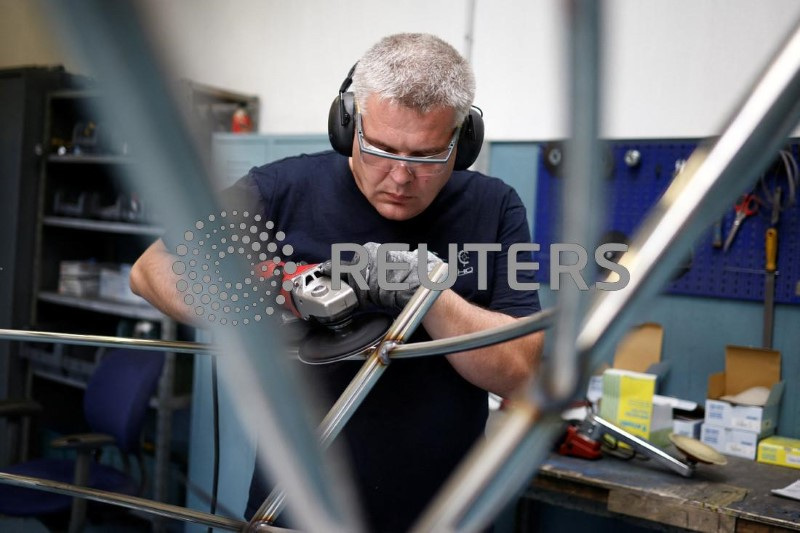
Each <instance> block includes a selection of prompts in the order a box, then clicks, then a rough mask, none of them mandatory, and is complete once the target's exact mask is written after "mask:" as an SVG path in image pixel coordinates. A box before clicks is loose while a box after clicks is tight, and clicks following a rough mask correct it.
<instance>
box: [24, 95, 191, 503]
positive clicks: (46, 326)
mask: <svg viewBox="0 0 800 533" xmlns="http://www.w3.org/2000/svg"><path fill="white" fill-rule="evenodd" d="M102 97H103V95H102V94H100V93H98V92H96V91H93V90H59V91H52V92H50V93H48V94H47V97H46V104H45V125H44V137H43V144H42V145H40V146H39V147H38V149H37V153H38V154H39V155H40V156H42V161H43V164H42V165H41V174H40V179H39V200H38V209H37V223H36V232H35V235H36V238H35V240H36V243H35V246H34V248H35V250H34V260H33V269H32V270H33V280H34V281H33V288H32V302H31V313H30V324H31V329H41V330H47V331H62V332H67V333H95V334H101V335H116V334H119V330H120V329H121V328H123V326H125V327H131V328H132V327H133V326H134V323H135V321H147V322H149V323H150V324H151V326H152V328H153V330H154V331H157V332H158V336H159V337H160V338H162V339H167V340H174V339H175V338H176V337H177V324H176V323H175V322H174V321H173V320H172V319H171V318H169V317H167V316H165V315H164V314H163V313H161V312H160V311H158V310H157V309H155V308H153V307H152V306H151V305H150V304H148V303H146V302H145V301H144V300H141V302H136V301H135V300H134V299H133V298H131V296H130V295H125V294H118V295H117V297H111V296H110V295H108V294H103V295H102V296H101V295H98V294H97V292H95V291H87V293H86V294H84V293H83V292H81V291H77V292H72V293H71V292H70V291H68V290H66V289H65V287H60V285H61V284H60V277H61V275H62V273H61V272H60V271H61V268H60V265H61V264H62V263H63V262H66V261H69V262H82V263H88V264H91V263H96V264H97V268H98V269H100V268H101V267H103V268H106V267H108V266H109V265H120V264H130V263H132V262H133V261H134V260H135V259H136V258H137V257H138V256H139V255H140V254H141V252H142V251H143V250H144V249H145V248H146V247H147V246H148V245H149V244H150V242H152V241H153V240H155V239H156V238H157V237H158V236H160V235H161V234H163V230H162V228H161V227H159V226H158V225H157V224H156V223H155V222H153V221H152V220H151V219H150V218H148V217H147V213H146V211H145V209H144V206H142V205H141V202H140V201H139V199H138V196H137V195H136V192H135V191H133V190H131V189H130V188H129V187H128V182H127V181H126V175H125V173H126V171H127V170H129V169H130V168H131V167H132V166H133V165H136V158H135V156H134V155H130V154H129V153H128V146H127V143H126V142H125V139H124V138H121V137H120V136H119V132H118V131H115V129H114V128H113V126H109V125H108V124H104V123H103V122H102V120H103V119H102V118H97V117H98V116H99V115H98V114H96V112H95V111H94V107H95V106H94V105H93V101H96V100H97V99H99V98H102ZM126 202H127V203H126ZM78 283H79V286H82V285H80V283H81V281H80V280H79V282H78ZM97 283H98V284H99V283H100V282H99V281H98V282H97ZM119 286H122V284H120V285H119ZM60 288H61V289H62V290H59V289H60ZM73 348H74V347H70V346H55V347H49V348H41V345H36V344H35V343H27V345H26V346H23V347H22V349H21V350H20V355H21V356H22V357H23V358H24V359H26V360H27V362H28V376H27V379H26V382H27V388H28V390H29V391H31V390H32V389H33V387H34V383H35V382H36V383H41V382H40V381H39V380H45V381H44V382H48V383H50V382H52V383H59V384H60V385H64V386H68V387H72V388H75V389H83V388H85V385H86V382H87V380H88V378H89V377H90V376H91V374H92V372H93V371H94V367H95V365H96V363H97V361H98V357H100V355H101V353H102V349H89V350H87V349H85V348H84V349H83V350H74V351H73ZM92 354H93V355H92ZM35 380H36V381H35ZM189 403H190V391H185V390H184V391H177V392H176V355H175V354H173V353H167V354H166V359H165V364H164V369H163V372H162V376H161V380H160V382H159V387H158V391H157V394H156V396H155V397H154V398H153V399H152V400H151V406H152V407H153V409H154V410H155V413H156V415H155V416H156V420H155V425H156V429H155V437H154V443H153V444H154V448H155V460H154V467H153V469H154V472H153V473H152V475H151V479H152V480H153V491H152V492H153V498H154V499H156V500H159V501H167V495H168V480H169V477H168V473H169V469H170V455H171V443H172V436H173V435H172V419H173V414H174V412H175V411H176V410H178V409H185V408H186V407H188V405H189Z"/></svg>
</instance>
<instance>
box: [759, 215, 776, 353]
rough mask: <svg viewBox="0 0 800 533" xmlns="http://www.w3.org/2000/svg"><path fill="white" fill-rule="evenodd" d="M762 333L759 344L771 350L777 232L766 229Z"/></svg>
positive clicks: (772, 229)
mask: <svg viewBox="0 0 800 533" xmlns="http://www.w3.org/2000/svg"><path fill="white" fill-rule="evenodd" d="M764 256H765V257H764V258H765V263H764V272H765V273H764V332H763V335H762V339H761V344H762V345H763V346H764V348H772V330H773V318H774V316H773V315H774V310H775V270H776V268H777V261H776V260H777V257H778V230H777V229H775V228H769V229H767V232H766V234H765V235H764Z"/></svg>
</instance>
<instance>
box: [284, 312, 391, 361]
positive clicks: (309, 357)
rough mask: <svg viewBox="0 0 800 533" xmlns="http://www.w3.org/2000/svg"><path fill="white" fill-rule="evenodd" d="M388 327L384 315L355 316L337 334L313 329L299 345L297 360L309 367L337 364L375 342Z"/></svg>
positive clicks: (324, 329)
mask: <svg viewBox="0 0 800 533" xmlns="http://www.w3.org/2000/svg"><path fill="white" fill-rule="evenodd" d="M391 323H392V319H391V318H390V317H389V316H388V315H385V314H383V313H373V314H364V315H359V316H355V317H353V321H352V322H351V323H350V324H349V325H347V326H346V327H344V328H342V329H339V330H334V329H331V328H328V327H325V326H317V327H315V328H314V329H313V330H312V331H311V332H310V333H309V334H308V335H307V336H306V337H305V338H304V339H303V340H302V341H301V342H300V345H299V347H298V357H299V358H300V360H301V361H303V362H304V363H308V364H310V365H321V364H326V363H333V362H335V361H340V360H342V359H345V358H347V357H350V356H351V355H354V354H357V353H359V352H361V351H363V350H364V349H366V348H369V347H370V346H372V345H373V344H375V343H376V342H378V341H379V340H380V339H381V338H382V337H383V336H384V334H385V333H386V332H387V331H388V330H389V326H390V325H391Z"/></svg>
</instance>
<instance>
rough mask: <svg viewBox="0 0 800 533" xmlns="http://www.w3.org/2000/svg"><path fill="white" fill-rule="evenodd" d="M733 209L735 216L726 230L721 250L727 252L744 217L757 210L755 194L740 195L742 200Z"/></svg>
mask: <svg viewBox="0 0 800 533" xmlns="http://www.w3.org/2000/svg"><path fill="white" fill-rule="evenodd" d="M734 209H735V211H736V217H735V218H734V219H733V224H731V227H730V229H729V230H728V237H727V238H726V239H725V246H723V247H722V251H723V252H727V251H728V249H729V248H730V247H731V244H732V243H733V239H734V238H735V237H736V234H737V233H738V232H739V228H741V227H742V223H743V222H744V221H745V219H746V218H747V217H749V216H751V215H754V214H756V213H757V212H758V203H757V201H756V197H755V195H753V194H745V195H744V196H742V201H741V202H739V203H738V204H736V206H735V207H734Z"/></svg>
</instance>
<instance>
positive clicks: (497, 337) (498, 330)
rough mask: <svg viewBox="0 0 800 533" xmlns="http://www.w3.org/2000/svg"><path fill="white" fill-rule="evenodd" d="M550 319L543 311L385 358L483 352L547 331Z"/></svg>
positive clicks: (549, 311) (409, 347)
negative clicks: (480, 349) (501, 344)
mask: <svg viewBox="0 0 800 533" xmlns="http://www.w3.org/2000/svg"><path fill="white" fill-rule="evenodd" d="M554 316H555V312H554V310H552V309H545V310H542V311H539V312H538V313H534V314H533V315H530V316H526V317H524V318H520V319H517V320H515V321H514V322H512V323H511V324H505V325H502V326H497V327H494V328H492V329H487V330H483V331H478V332H476V333H468V334H466V335H459V336H457V337H449V338H447V339H437V340H435V341H425V342H415V343H412V344H398V345H397V346H395V347H394V348H392V349H391V350H389V357H391V358H392V359H406V358H409V357H422V356H428V355H443V354H448V353H453V352H465V351H467V350H474V349H477V348H483V347H484V346H490V345H492V344H498V343H501V342H506V341H510V340H512V339H516V338H519V337H523V336H525V335H528V334H530V333H535V332H537V331H542V330H544V329H546V328H549V327H550V326H551V325H552V323H553V320H554Z"/></svg>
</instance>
